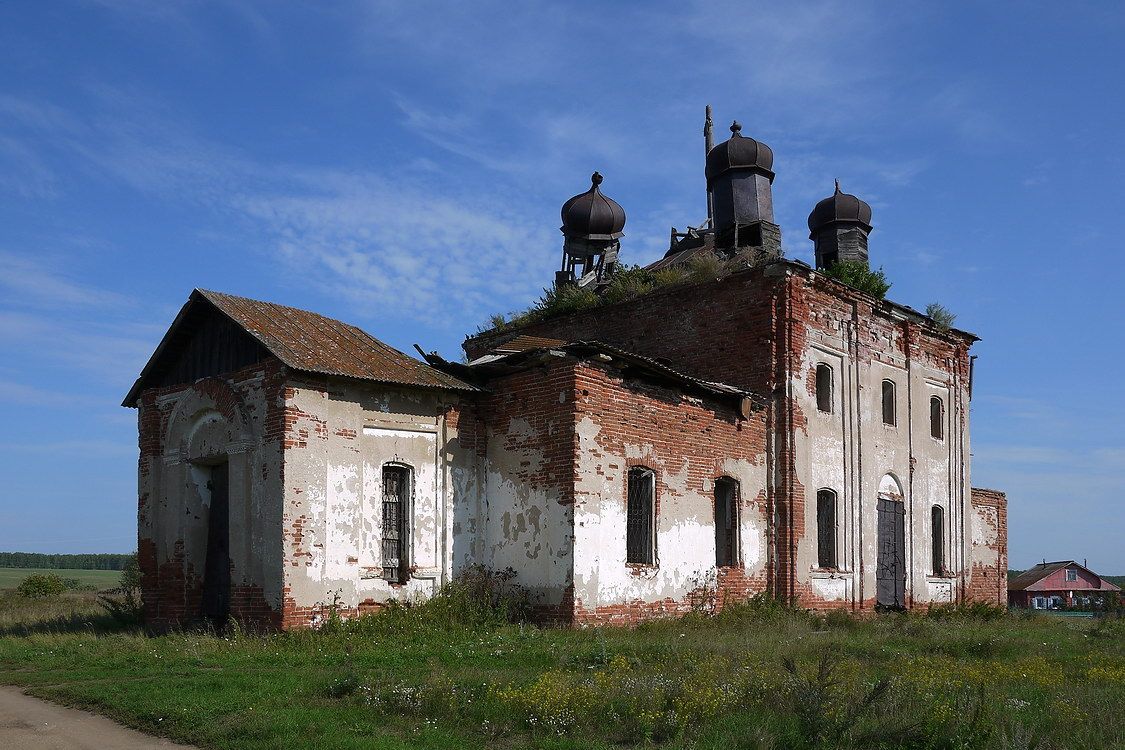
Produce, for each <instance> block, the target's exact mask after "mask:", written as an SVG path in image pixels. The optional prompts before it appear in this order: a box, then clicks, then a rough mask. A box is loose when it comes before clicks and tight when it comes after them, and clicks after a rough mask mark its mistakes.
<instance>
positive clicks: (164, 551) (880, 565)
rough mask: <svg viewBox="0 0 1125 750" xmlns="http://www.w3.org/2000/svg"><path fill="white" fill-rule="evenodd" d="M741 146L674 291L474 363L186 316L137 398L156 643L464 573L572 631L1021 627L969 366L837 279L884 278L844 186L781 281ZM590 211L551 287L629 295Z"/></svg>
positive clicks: (316, 330) (515, 342) (714, 161)
mask: <svg viewBox="0 0 1125 750" xmlns="http://www.w3.org/2000/svg"><path fill="white" fill-rule="evenodd" d="M731 130H732V136H731V137H730V139H729V140H727V141H725V142H723V143H720V144H718V145H712V143H711V137H710V121H709V120H708V129H707V141H708V143H707V146H708V151H707V159H706V181H707V198H708V214H709V218H708V221H707V222H706V223H705V224H704V225H703V226H702V227H699V228H689V229H688V230H687V231H685V232H677V231H676V230H674V229H673V231H672V237H671V243H670V247H669V250H668V253H667V255H666V256H665V257H664V258H663V259H661V260H659V261H657V262H656V263H654V264H652V265H651V266H650V267H649V269H650V270H651V271H653V272H657V271H668V270H669V269H671V271H670V272H669V273H665V274H663V276H662V278H674V279H678V281H675V282H674V283H665V284H663V285H659V286H656V287H655V288H654V289H652V290H651V291H648V292H647V293H645V294H643V295H641V296H638V297H635V298H627V299H625V300H624V301H620V302H617V303H614V304H610V303H608V302H606V301H605V300H604V299H603V300H602V302H603V303H602V304H598V305H596V306H593V307H588V308H585V309H577V310H573V311H571V312H567V313H562V314H557V315H554V316H537V317H535V318H533V319H525V320H523V321H519V320H517V321H514V322H512V323H508V324H504V325H500V326H498V327H496V328H493V329H491V330H488V331H485V332H483V333H479V334H477V335H474V336H471V337H469V338H468V339H467V340H466V341H465V343H464V349H465V353H466V355H467V358H466V363H465V364H455V363H451V362H447V361H445V360H443V359H442V358H440V357H438V356H437V355H435V354H430V355H426V356H425V359H426V361H425V362H422V361H419V360H417V359H414V358H412V357H409V356H407V355H405V354H403V353H401V352H399V351H396V350H394V349H392V348H390V347H389V346H387V345H385V344H383V343H382V342H380V341H379V340H378V339H376V338H374V337H372V336H371V335H369V334H367V333H365V332H364V331H362V330H360V329H358V328H356V327H354V326H351V325H347V324H345V323H342V322H339V321H337V320H332V319H329V318H325V317H323V316H320V315H316V314H314V313H311V312H306V311H303V310H297V309H294V308H290V307H283V306H281V305H276V304H272V303H266V302H258V301H253V300H249V299H245V298H241V297H235V296H231V295H227V294H219V293H215V292H209V291H203V290H196V291H194V292H192V294H191V296H190V298H189V299H188V301H187V303H186V304H185V305H184V307H183V309H182V310H181V311H180V313H179V315H178V316H177V317H176V319H175V321H174V322H173V323H172V326H171V328H170V329H169V330H168V332H167V334H166V335H165V336H164V339H163V340H162V341H161V342H160V345H159V347H158V348H157V350H156V352H155V353H154V354H153V355H152V357H151V359H150V360H149V362H148V364H147V365H146V366H145V367H144V370H143V371H142V373H141V375H140V377H139V378H138V380H137V382H136V384H135V385H134V386H133V388H132V390H130V392H129V394H128V396H126V398H125V405H126V406H129V407H136V408H137V410H138V424H139V433H140V435H139V437H140V440H139V443H140V464H139V556H140V561H141V568H142V574H143V586H142V588H143V597H144V605H145V613H146V618H147V620H148V624H149V625H150V626H152V627H154V628H166V627H174V626H178V625H184V624H188V623H191V622H193V621H198V620H212V621H225V620H226V619H227V618H228V617H234V618H236V619H237V620H239V621H242V622H244V623H247V624H252V625H257V626H263V627H271V628H292V627H304V626H309V625H315V624H316V623H317V622H319V621H321V619H322V618H323V617H324V616H325V612H326V609H327V606H328V605H329V604H330V603H333V602H335V604H336V606H338V607H339V608H340V610H342V611H343V612H344V613H345V614H348V613H357V612H365V611H370V610H373V609H377V608H379V607H381V606H383V605H384V604H385V603H386V602H387V601H388V600H391V599H407V600H418V599H421V598H425V597H427V596H430V595H432V594H433V593H434V592H435V591H436V590H437V589H438V588H439V587H440V586H441V585H442V584H443V583H445V582H447V581H449V580H450V579H451V578H452V577H454V576H456V575H457V574H458V572H459V571H461V570H465V569H467V568H469V567H470V566H483V567H485V568H488V569H493V570H501V569H508V568H511V569H512V570H514V571H515V574H516V579H515V580H516V581H517V582H518V583H519V584H521V585H522V586H524V587H526V588H527V589H528V590H530V591H531V592H532V593H533V595H534V597H535V601H536V603H537V611H538V613H539V615H540V616H541V618H542V619H543V620H544V621H548V622H555V623H560V624H569V625H583V624H595V623H597V624H601V623H634V622H637V621H639V620H641V619H644V618H648V617H654V616H661V615H666V614H672V613H678V612H683V611H685V610H687V609H689V608H691V607H692V605H693V602H696V601H698V600H699V598H700V597H701V596H702V595H704V594H707V595H708V596H709V599H710V600H711V601H716V602H718V604H719V606H721V605H722V603H723V602H728V601H733V600H738V599H742V598H745V597H749V596H752V595H754V594H757V593H760V592H769V593H771V594H773V595H776V596H780V597H783V598H785V599H787V600H789V601H791V602H793V603H795V604H798V605H801V606H808V607H816V608H834V607H841V608H848V609H853V610H866V609H873V608H876V607H889V608H910V607H918V606H927V605H929V604H931V603H937V602H963V601H970V600H972V601H984V602H989V603H993V604H1002V603H1004V601H1005V596H1006V571H1007V519H1006V512H1007V509H1006V501H1005V497H1004V495H1003V494H1002V493H999V492H995V491H991V490H978V489H974V488H971V485H970V452H969V399H970V397H971V395H972V374H973V367H972V364H973V359H974V358H973V357H971V356H970V354H969V351H970V348H971V347H972V345H973V343H974V342H975V341H976V340H977V339H976V337H975V336H973V335H972V334H970V333H967V332H964V331H960V330H957V329H952V328H948V327H946V326H943V325H941V324H939V323H938V322H937V321H934V320H932V319H930V318H928V317H926V316H925V315H923V314H920V313H918V312H917V311H915V310H913V309H911V308H909V307H905V306H902V305H899V304H895V303H893V302H889V301H885V300H883V299H879V298H877V297H875V296H872V295H870V294H867V293H864V292H861V291H859V290H857V289H854V288H852V287H850V286H846V285H844V284H843V283H840V282H838V281H836V280H834V279H832V278H829V277H828V276H826V275H825V274H824V273H822V270H824V269H826V268H828V267H830V266H831V265H832V264H834V263H836V262H839V261H859V262H862V263H866V262H867V256H868V236H869V233H870V232H871V230H872V226H871V209H870V207H869V206H868V204H866V203H865V202H864V201H862V200H860V199H859V198H857V197H855V196H853V195H849V194H847V193H843V192H841V191H840V190H839V186H837V189H836V192H835V194H834V195H831V196H829V197H828V198H825V199H824V200H822V201H821V202H820V203H818V204H817V205H816V206H815V208H813V210H812V213H811V214H810V216H809V229H810V231H811V235H810V237H811V239H812V241H813V243H814V248H815V257H816V267H815V268H811V267H809V266H808V265H806V264H803V263H799V262H795V261H792V260H787V259H785V258H784V257H783V255H782V250H781V231H780V229H779V227H778V226H777V224H776V223H775V222H774V215H773V204H772V195H771V189H772V183H773V179H774V172H773V153H772V151H771V150H770V149H769V147H768V146H766V145H765V144H764V143H761V142H758V141H756V140H754V139H753V138H750V137H746V136H743V135H742V134H741V132H740V128H739V127H738V125H737V123H736V124H735V125H734V126H732V128H731ZM600 182H601V177H600V175H597V174H596V173H595V175H594V178H593V185H592V186H591V187H590V189H589V190H588V191H587V192H585V193H582V194H580V195H577V196H575V197H574V198H572V199H570V200H569V201H567V202H566V204H565V205H564V207H563V212H562V214H563V226H562V232H563V235H564V239H563V261H562V266H561V269H560V271H559V272H558V274H557V275H556V278H555V282H554V283H555V284H556V288H557V289H570V290H589V292H591V293H593V294H599V293H601V292H603V291H604V290H605V289H607V288H608V285H609V283H610V282H611V280H612V278H613V277H614V272H615V269H618V268H620V265H619V263H618V253H619V251H621V247H620V238H621V237H622V236H623V235H622V232H623V229H624V225H625V212H624V211H623V210H622V209H621V207H620V206H619V205H618V204H617V203H615V202H614V201H612V200H610V199H609V198H608V197H606V196H605V195H603V194H602V192H601V190H600V188H599V183H600ZM543 252H548V249H547V248H544V249H543ZM701 258H706V259H708V262H709V263H710V267H711V268H715V269H718V270H717V271H716V272H715V273H713V274H711V275H710V276H708V277H705V278H701V277H700V274H698V273H692V274H687V273H681V274H680V275H679V276H677V275H676V274H675V273H673V272H672V271H675V269H677V268H678V269H681V270H682V269H686V268H694V269H697V268H699V267H700V265H701V264H700V259H701ZM653 275H654V276H655V275H659V274H655V273H654V274H653Z"/></svg>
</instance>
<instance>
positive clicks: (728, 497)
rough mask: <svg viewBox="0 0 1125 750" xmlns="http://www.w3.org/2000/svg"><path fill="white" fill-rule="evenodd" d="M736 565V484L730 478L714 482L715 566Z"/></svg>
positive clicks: (721, 478) (726, 566)
mask: <svg viewBox="0 0 1125 750" xmlns="http://www.w3.org/2000/svg"><path fill="white" fill-rule="evenodd" d="M737 564H738V482H736V481H735V480H733V479H731V478H730V477H719V478H718V479H716V480H715V565H716V567H720V568H729V567H733V566H735V565H737Z"/></svg>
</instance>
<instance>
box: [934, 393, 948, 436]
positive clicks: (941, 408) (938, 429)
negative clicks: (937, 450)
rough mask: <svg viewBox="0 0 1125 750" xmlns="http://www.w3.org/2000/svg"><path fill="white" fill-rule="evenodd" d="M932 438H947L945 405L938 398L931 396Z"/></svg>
mask: <svg viewBox="0 0 1125 750" xmlns="http://www.w3.org/2000/svg"><path fill="white" fill-rule="evenodd" d="M930 436H931V437H935V438H937V439H938V440H941V439H942V438H943V437H944V436H945V404H943V403H942V402H941V399H940V398H938V397H937V396H930Z"/></svg>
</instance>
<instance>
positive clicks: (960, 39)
mask: <svg viewBox="0 0 1125 750" xmlns="http://www.w3.org/2000/svg"><path fill="white" fill-rule="evenodd" d="M1123 33H1125V9H1122V7H1121V6H1120V5H1119V4H1116V3H1082V2H1078V3H1070V4H1067V7H1066V9H1065V12H1063V11H1062V10H1060V8H1059V6H1058V4H1057V3H1031V2H1020V3H990V4H969V3H964V4H957V3H912V2H896V3H890V2H886V3H865V2H847V3H822V2H812V3H800V4H798V3H777V4H762V3H752V2H747V1H746V0H742V1H740V2H645V3H616V4H581V3H565V4H564V3H559V4H556V5H550V4H543V3H537V2H521V3H510V2H508V3H505V2H497V3H457V4H445V3H441V4H439V3H430V2H418V1H412V2H409V3H405V2H387V3H380V2H346V1H343V0H341V2H334V3H301V4H298V3H253V2H241V1H238V2H235V1H233V0H232V1H230V2H171V1H169V2H160V3H151V2H145V1H143V0H97V1H89V2H62V1H59V2H44V3H4V4H3V5H0V415H2V416H3V424H4V429H3V432H2V433H0V447H2V450H0V472H2V475H3V476H4V478H5V482H4V491H3V492H2V493H0V549H21V550H32V551H75V552H77V551H128V550H130V549H132V547H133V545H134V541H133V539H134V528H135V502H136V501H135V482H136V479H135V473H136V469H135V412H134V411H132V410H127V409H123V408H121V407H120V406H119V405H118V404H119V402H120V400H121V398H122V397H123V396H124V394H125V392H126V391H127V390H128V388H129V386H130V384H131V383H132V381H133V379H134V377H135V376H136V374H137V372H138V371H139V370H140V368H141V366H142V365H143V364H144V362H145V360H146V359H147V357H148V355H149V353H150V352H151V351H152V349H153V348H154V347H155V345H156V343H157V341H158V340H159V338H160V336H161V335H162V333H163V331H164V329H165V328H166V327H167V325H168V323H169V322H170V321H171V319H172V318H173V316H174V315H175V313H176V311H177V310H178V309H179V307H180V305H181V304H182V303H183V302H184V300H185V299H186V298H187V295H188V293H189V292H190V291H191V289H192V288H193V287H196V286H199V287H206V288H211V289H216V290H221V291H227V292H231V293H235V294H242V295H246V296H251V297H257V298H262V299H268V300H273V301H278V302H284V303H286V304H291V305H295V306H299V307H307V308H310V309H313V310H316V311H318V312H322V313H325V314H327V315H331V316H335V317H340V318H342V319H344V320H347V321H349V322H353V323H355V324H357V325H360V326H361V327H363V328H365V329H366V330H368V331H370V332H371V333H373V334H375V335H376V336H378V337H380V338H382V339H384V340H385V341H387V342H388V343H390V344H392V345H394V346H396V347H398V348H400V349H403V350H408V351H409V350H410V347H411V345H412V344H413V343H414V342H419V343H421V344H422V345H423V346H424V347H425V348H427V349H438V350H440V351H441V352H443V353H444V354H445V355H446V356H449V357H456V356H458V353H459V349H458V346H459V343H460V341H461V339H462V338H463V336H464V335H465V334H466V333H468V332H471V331H472V330H474V329H475V328H476V326H477V325H478V324H480V323H482V322H483V321H485V320H487V318H488V315H489V314H490V313H492V312H496V311H509V310H514V309H519V308H522V307H524V306H526V305H527V304H528V303H529V302H530V301H531V300H532V299H533V298H534V297H535V296H536V295H537V293H538V291H539V290H540V288H541V287H543V286H544V285H546V284H548V283H549V282H550V281H551V279H552V272H553V271H554V268H555V265H556V263H557V262H558V258H559V253H560V234H559V232H558V221H559V220H558V208H559V206H560V205H561V204H562V202H563V201H564V200H565V199H566V198H568V197H569V196H571V195H573V194H574V193H577V192H581V191H582V190H585V189H586V187H588V185H589V182H588V180H589V175H590V173H591V172H592V171H593V170H595V169H597V170H599V171H601V172H602V173H603V174H604V175H605V183H604V184H603V185H602V188H603V190H604V192H606V193H607V194H609V195H611V196H613V197H614V198H615V199H617V200H618V201H619V202H620V203H621V204H622V205H623V206H624V207H625V210H626V211H627V212H628V216H629V220H628V225H627V226H626V234H627V236H626V237H625V239H624V240H623V248H622V250H623V258H624V259H625V260H628V261H630V262H637V263H641V262H645V261H649V260H652V259H654V258H656V257H658V256H659V255H660V254H662V252H663V250H664V249H665V248H666V246H667V237H668V230H669V226H670V225H673V224H674V225H676V226H678V227H680V228H683V227H684V226H685V225H687V224H689V223H690V224H698V223H699V222H700V221H701V220H702V219H703V218H704V215H705V196H704V180H703V158H702V157H703V145H702V137H701V127H702V114H703V107H704V105H705V104H707V103H711V104H712V105H714V107H715V113H716V131H717V134H724V133H725V132H726V130H725V126H726V125H727V124H729V121H730V120H731V119H733V118H736V117H737V118H738V119H739V120H740V121H741V122H742V123H743V126H744V130H743V132H744V134H747V135H753V136H754V137H757V138H759V139H761V140H763V141H765V142H766V143H768V144H770V146H771V147H772V148H773V150H774V153H775V155H776V163H775V168H776V171H777V179H776V182H775V183H774V200H775V206H776V213H777V218H778V221H779V222H780V224H781V225H782V230H783V234H784V243H785V248H786V254H787V255H789V256H790V257H794V258H798V259H801V260H805V261H809V262H811V260H812V247H811V243H810V242H809V240H808V239H807V230H806V229H804V222H805V218H806V216H807V214H808V211H809V210H810V209H811V207H812V206H813V204H814V203H815V202H816V201H817V200H818V199H820V198H822V197H824V196H826V195H828V194H829V193H830V192H831V190H832V179H833V178H834V177H838V178H839V179H840V181H841V183H842V185H843V187H844V189H845V190H847V191H849V192H854V193H857V194H858V195H860V196H862V197H863V198H865V199H866V200H868V201H869V202H870V203H871V205H872V207H873V211H874V218H873V223H874V225H875V231H874V233H873V234H872V237H871V256H872V260H873V262H874V263H875V264H877V265H882V266H883V267H884V269H885V270H886V272H887V274H888V276H889V277H890V279H891V280H892V281H893V282H894V286H893V288H892V290H891V292H890V295H889V296H890V297H892V298H893V299H895V300H897V301H899V302H903V303H905V304H909V305H912V306H914V307H918V308H922V307H924V306H925V305H926V304H927V303H928V302H932V301H939V302H941V303H943V304H945V305H946V306H948V307H950V308H951V309H952V310H953V311H954V312H956V313H957V315H958V320H957V324H958V325H959V326H961V327H964V328H967V329H969V330H972V331H974V332H976V333H978V334H979V335H980V336H981V337H982V339H983V340H982V341H981V343H980V344H978V345H977V347H976V348H975V353H976V354H977V355H979V359H978V361H977V370H976V374H977V380H976V392H975V398H974V401H973V406H972V429H973V433H972V434H973V453H974V464H973V480H974V484H977V485H980V486H988V487H997V488H1000V489H1004V490H1007V491H1008V493H1009V495H1008V497H1009V540H1010V552H1011V563H1012V565H1013V567H1025V566H1027V565H1030V564H1032V563H1034V562H1037V561H1039V560H1040V559H1041V558H1044V557H1046V558H1047V559H1060V558H1078V559H1082V558H1088V559H1089V561H1090V564H1091V566H1093V567H1094V568H1095V569H1100V570H1102V571H1103V572H1108V573H1125V545H1122V544H1121V531H1122V529H1123V528H1125V510H1123V509H1125V502H1123V495H1125V479H1123V478H1122V477H1123V474H1125V427H1123V426H1122V423H1123V420H1125V407H1123V406H1122V397H1121V395H1120V394H1121V390H1122V389H1121V386H1120V383H1119V381H1120V379H1121V374H1120V373H1121V371H1122V366H1123V365H1125V362H1123V354H1122V343H1123V338H1125V337H1123V335H1122V321H1123V319H1125V302H1123V296H1122V294H1121V292H1120V290H1121V287H1122V285H1123V282H1125V271H1123V270H1122V268H1123V263H1122V255H1123V254H1125V250H1122V247H1121V239H1120V238H1121V236H1122V234H1123V229H1122V227H1121V226H1120V225H1119V222H1120V221H1121V219H1120V216H1121V205H1122V204H1123V198H1125V189H1123V184H1125V178H1123V177H1122V174H1123V173H1125V128H1123V127H1122V122H1123V120H1125V97H1123V96H1122V95H1121V80H1122V69H1123V64H1125V46H1123V45H1122V44H1121V38H1122V35H1123Z"/></svg>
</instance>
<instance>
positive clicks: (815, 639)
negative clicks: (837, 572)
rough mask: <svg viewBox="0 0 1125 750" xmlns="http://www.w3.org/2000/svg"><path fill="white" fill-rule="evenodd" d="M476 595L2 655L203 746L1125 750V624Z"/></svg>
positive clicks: (107, 708)
mask: <svg viewBox="0 0 1125 750" xmlns="http://www.w3.org/2000/svg"><path fill="white" fill-rule="evenodd" d="M471 589H472V587H470V588H469V589H466V588H464V587H462V588H461V589H459V590H453V591H451V592H448V593H447V594H446V595H445V596H443V597H442V598H441V599H439V601H438V603H437V604H435V605H433V606H428V605H423V606H419V607H396V608H393V609H391V610H388V611H385V612H384V613H381V614H378V615H374V616H368V617H365V618H362V619H360V620H357V621H354V622H339V621H334V622H333V624H332V625H331V626H330V627H328V628H326V629H325V630H322V631H320V632H307V631H306V632H294V633H287V634H278V635H270V636H256V635H249V634H242V633H237V632H235V633H233V634H231V635H229V636H227V637H225V638H219V637H215V636H212V635H206V634H201V633H179V634H173V635H167V636H161V637H153V638H150V637H146V636H144V635H143V634H142V633H140V632H139V631H136V630H129V629H119V630H113V629H111V628H109V627H108V626H107V625H106V624H105V623H104V622H102V621H98V620H96V617H97V614H96V612H95V611H93V610H92V611H91V612H90V614H89V616H90V618H91V619H90V621H89V622H87V623H85V624H83V623H82V622H81V618H78V619H72V620H68V621H65V622H61V623H60V622H59V621H54V622H53V623H52V622H49V621H48V622H40V623H38V624H37V623H36V622H33V621H29V622H25V623H24V624H23V630H22V631H21V633H20V634H13V633H12V631H11V630H9V631H7V633H8V634H7V635H5V636H3V637H0V682H7V683H14V684H19V685H23V686H26V687H27V688H29V689H30V690H31V692H32V693H33V694H36V695H41V696H43V697H47V698H51V699H53V700H58V701H62V702H65V703H71V704H77V705H82V706H87V707H91V708H94V709H96V710H98V711H101V712H104V713H107V714H109V715H111V716H113V717H115V718H117V719H119V720H122V721H124V722H126V723H128V724H130V725H132V726H135V727H138V728H140V729H143V730H147V731H150V732H155V733H157V734H161V735H165V736H169V737H172V738H174V739H176V740H178V741H181V742H189V743H194V744H197V745H199V746H200V747H204V748H210V747H214V748H218V747H224V748H254V749H255V750H256V749H258V748H262V749H264V748H276V747H283V746H284V747H313V746H315V747H318V748H416V747H424V748H451V749H452V748H456V750H468V749H469V748H485V747H488V748H492V747H501V748H556V749H561V748H619V747H640V746H657V747H668V748H681V747H683V748H688V747H690V748H701V749H702V748H861V747H862V748H935V749H936V748H999V747H1007V748H1031V747H1036V748H1040V749H1041V750H1047V749H1048V748H1075V749H1077V748H1090V747H1099V748H1100V747H1106V748H1108V747H1121V746H1123V745H1125V727H1123V725H1122V723H1121V722H1120V720H1119V717H1120V716H1121V715H1122V712H1123V710H1125V622H1123V621H1121V620H1099V621H1082V622H1073V621H1062V620H1054V619H1046V618H1038V617H1022V616H1012V615H1008V614H1006V613H1003V612H1002V611H997V610H992V609H988V608H984V607H976V608H963V609H952V608H946V609H943V610H938V611H935V612H934V613H932V615H931V616H924V615H921V614H902V615H883V616H879V617H871V618H867V619H855V618H852V617H850V616H848V615H847V614H844V613H833V614H830V615H827V616H821V615H817V614H812V613H808V612H800V611H795V610H790V609H787V608H785V607H782V606H778V605H776V604H773V603H771V602H769V601H765V600H761V601H754V602H750V603H747V604H744V605H739V606H735V607H732V608H730V609H728V610H727V611H725V612H723V613H722V614H720V615H718V616H715V617H705V616H702V615H690V616H687V617H684V618H680V619H671V620H664V621H659V622H653V623H648V624H645V625H642V626H640V627H637V628H636V629H632V630H629V629H614V628H593V629H586V630H559V629H539V628H535V627H532V626H529V625H520V624H518V623H516V624H513V623H511V622H510V620H511V619H513V618H518V617H519V616H520V613H521V611H522V610H521V607H522V606H523V604H522V603H521V601H522V600H521V599H520V598H519V597H518V596H517V595H514V594H512V592H511V591H510V590H507V593H506V590H505V589H503V587H501V588H499V589H497V588H494V587H491V586H490V585H487V584H486V585H485V586H484V589H483V591H482V590H478V591H476V592H475V593H474V592H473V591H472V590H471ZM481 594H483V595H484V596H487V597H488V602H487V603H485V604H481V602H479V601H477V602H475V603H474V602H472V601H470V600H469V598H471V597H472V596H474V595H481ZM509 594H512V595H509ZM27 616H28V617H29V618H33V617H34V615H33V614H32V613H28V615H27Z"/></svg>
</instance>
